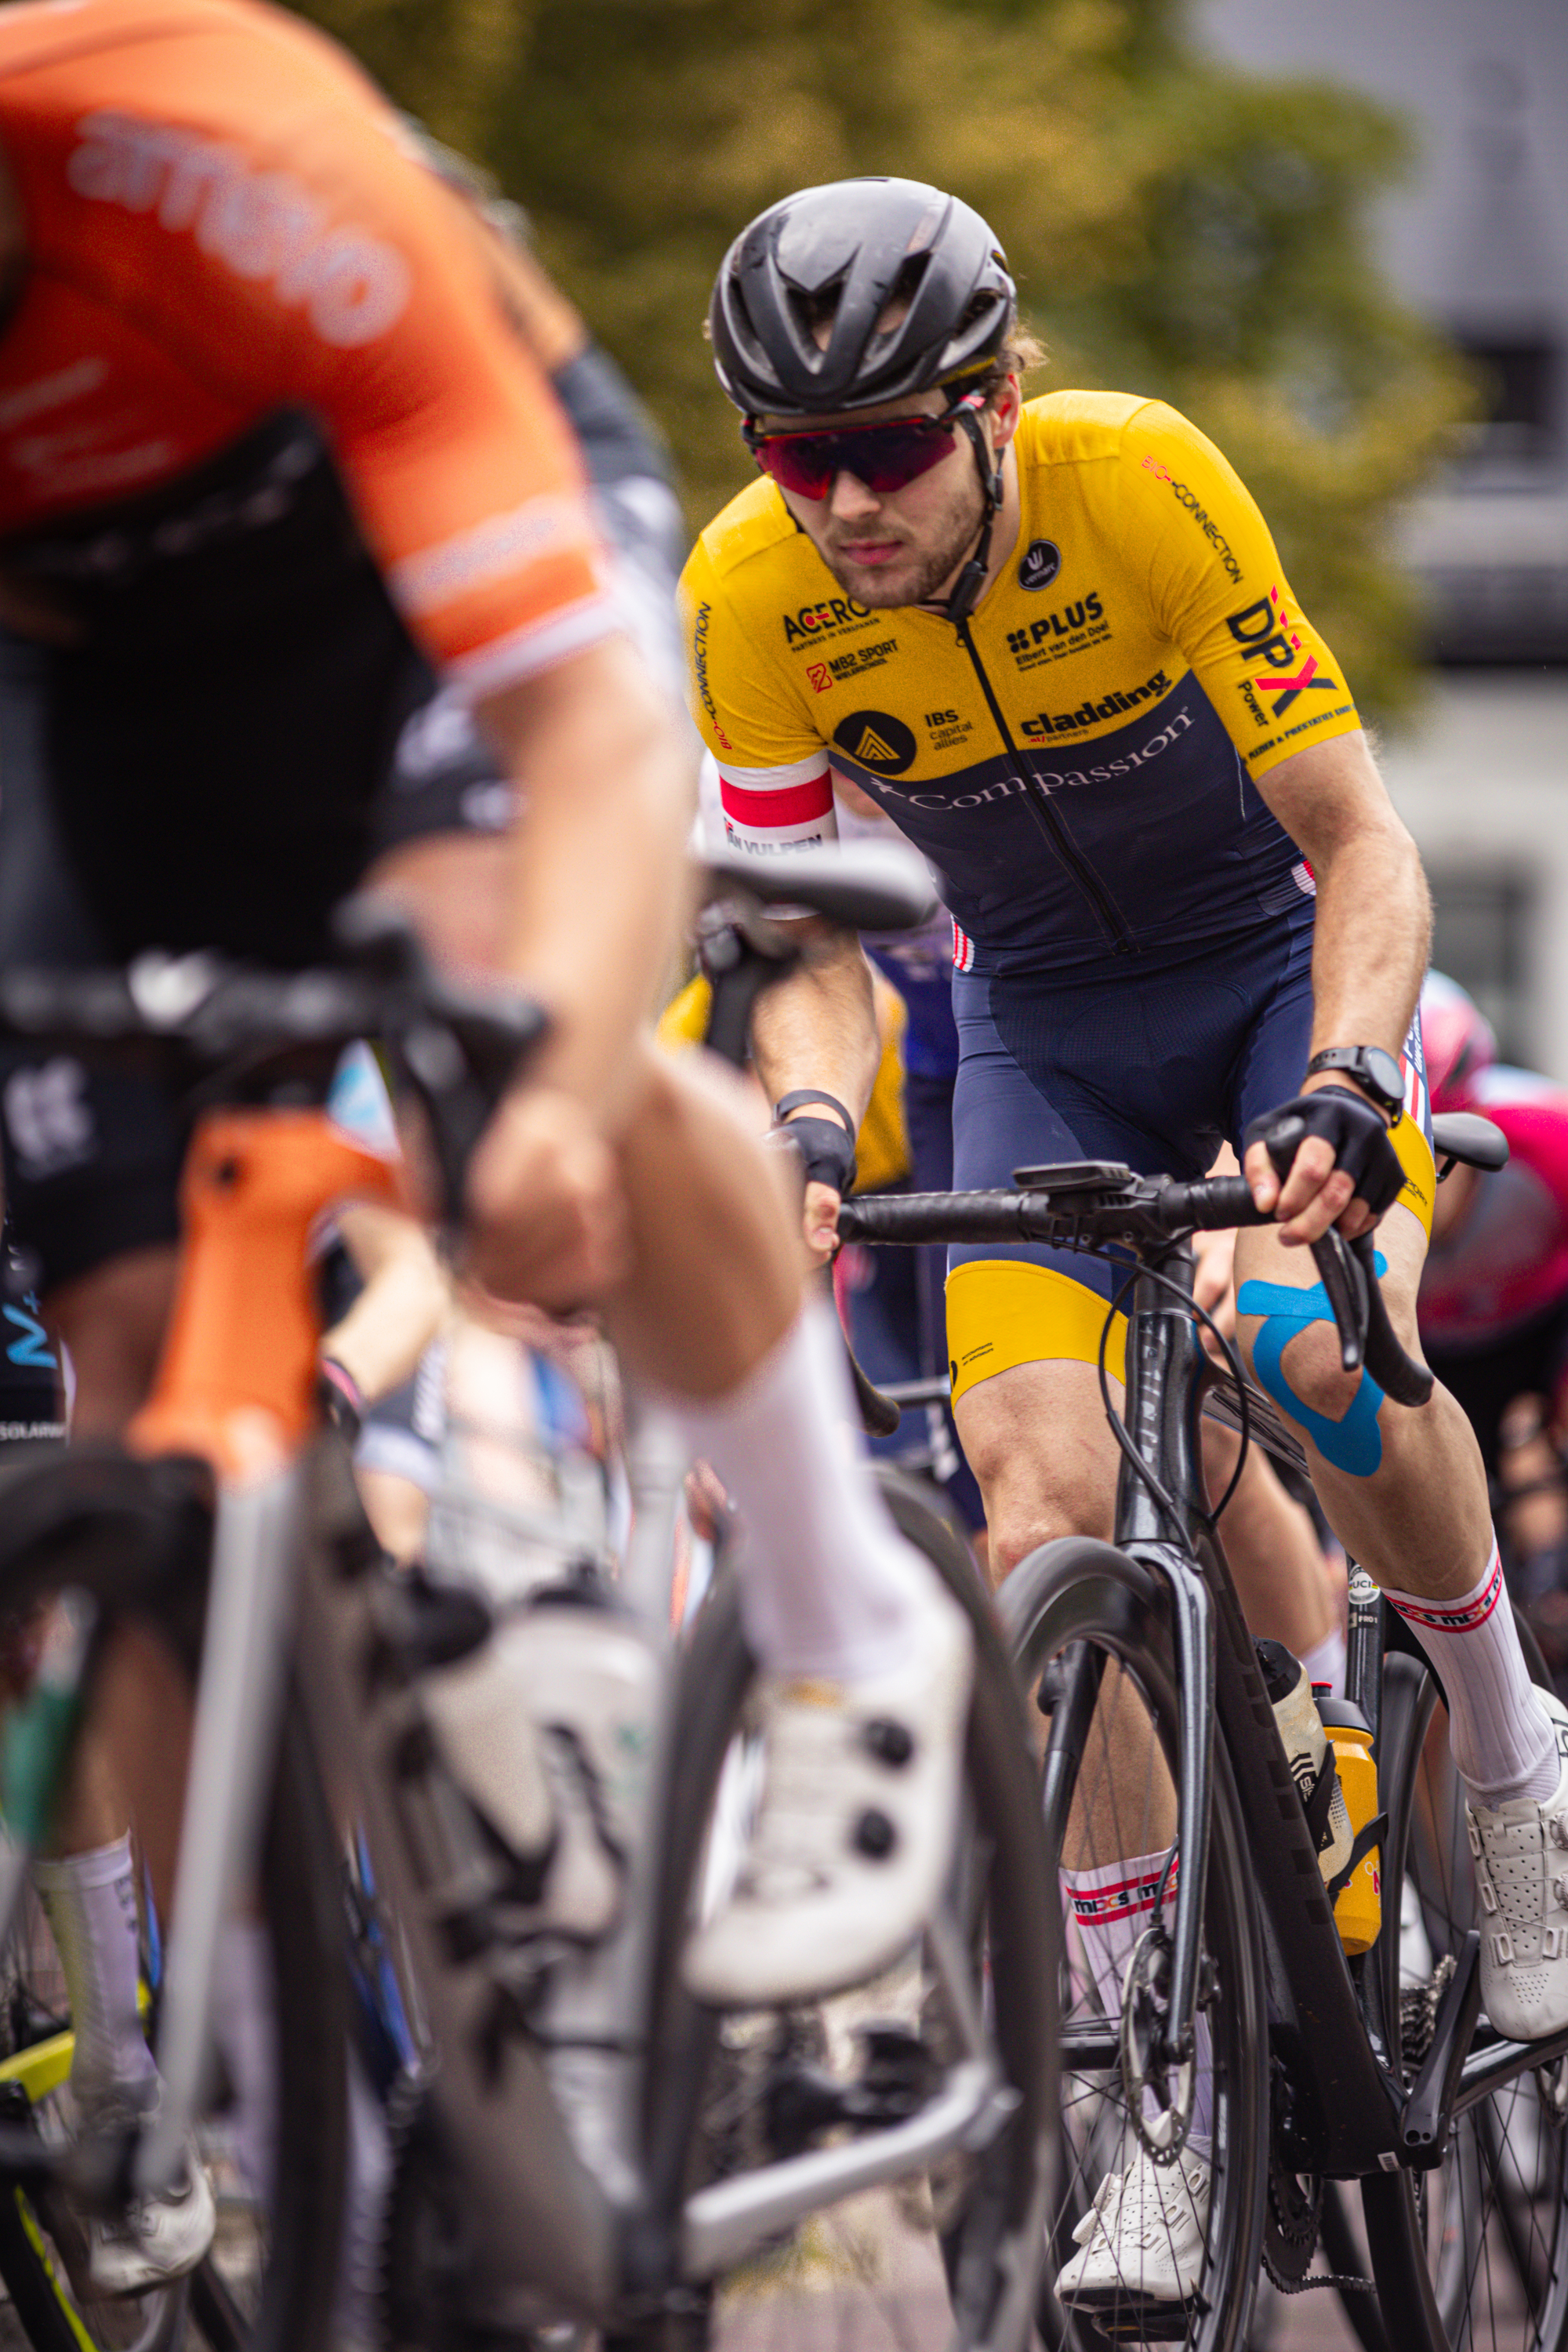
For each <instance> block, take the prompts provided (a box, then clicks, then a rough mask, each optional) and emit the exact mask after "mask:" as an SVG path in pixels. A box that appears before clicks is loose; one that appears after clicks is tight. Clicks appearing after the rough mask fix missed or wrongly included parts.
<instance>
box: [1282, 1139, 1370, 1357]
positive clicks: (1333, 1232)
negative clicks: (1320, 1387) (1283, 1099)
mask: <svg viewBox="0 0 1568 2352" xmlns="http://www.w3.org/2000/svg"><path fill="white" fill-rule="evenodd" d="M1306 1132H1307V1129H1306V1123H1305V1121H1304V1120H1302V1119H1300V1118H1288V1119H1284V1120H1282V1121H1281V1123H1280V1125H1279V1127H1278V1128H1277V1129H1275V1131H1274V1133H1273V1134H1272V1135H1271V1136H1269V1137H1268V1157H1269V1159H1270V1160H1272V1161H1273V1163H1274V1172H1275V1174H1276V1175H1277V1176H1278V1177H1279V1181H1280V1182H1281V1184H1283V1183H1284V1181H1285V1180H1286V1178H1287V1177H1288V1176H1289V1173H1290V1170H1291V1168H1292V1166H1293V1165H1294V1164H1295V1159H1296V1153H1297V1150H1298V1149H1299V1148H1300V1144H1301V1142H1302V1139H1304V1137H1305V1135H1306ZM1311 1248H1312V1263H1313V1265H1315V1266H1316V1267H1317V1269H1318V1279H1319V1280H1320V1281H1321V1284H1322V1286H1323V1294H1324V1296H1325V1297H1326V1298H1327V1299H1328V1302H1329V1307H1330V1309H1331V1312H1332V1315H1333V1318H1334V1324H1335V1328H1336V1329H1337V1330H1338V1332H1339V1335H1340V1363H1341V1365H1342V1368H1343V1370H1345V1371H1347V1372H1359V1371H1360V1370H1361V1368H1362V1366H1363V1363H1364V1362H1365V1360H1366V1335H1367V1320H1368V1316H1369V1312H1370V1301H1369V1297H1368V1286H1369V1284H1371V1283H1373V1281H1375V1279H1376V1277H1375V1275H1374V1274H1373V1267H1372V1264H1371V1260H1370V1257H1369V1258H1368V1259H1367V1260H1366V1261H1365V1262H1363V1259H1362V1258H1361V1256H1360V1255H1359V1254H1352V1246H1351V1245H1350V1244H1347V1243H1346V1241H1345V1239H1344V1236H1343V1234H1342V1233H1341V1232H1340V1231H1339V1228H1338V1227H1337V1226H1335V1225H1331V1226H1330V1228H1329V1230H1328V1232H1327V1233H1326V1234H1324V1235H1323V1236H1322V1238H1321V1241H1315V1242H1314V1243H1313V1244H1312V1245H1311Z"/></svg>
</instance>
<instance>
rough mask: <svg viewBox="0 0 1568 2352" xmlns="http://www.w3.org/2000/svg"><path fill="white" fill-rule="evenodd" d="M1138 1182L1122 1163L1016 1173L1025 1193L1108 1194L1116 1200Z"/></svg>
mask: <svg viewBox="0 0 1568 2352" xmlns="http://www.w3.org/2000/svg"><path fill="white" fill-rule="evenodd" d="M1013 1181H1014V1183H1015V1184H1016V1185H1017V1187H1018V1189H1019V1191H1020V1192H1104V1193H1109V1194H1110V1195H1111V1196H1112V1197H1113V1198H1114V1197H1116V1196H1118V1195H1120V1194H1122V1193H1125V1192H1130V1191H1131V1188H1132V1186H1133V1185H1134V1184H1135V1183H1136V1182H1137V1181H1138V1180H1137V1179H1136V1177H1135V1176H1134V1175H1133V1173H1132V1171H1131V1168H1129V1167H1127V1166H1125V1165H1124V1163H1123V1162H1122V1161H1121V1160H1058V1161H1054V1162H1053V1163H1052V1164H1051V1165H1050V1166H1049V1167H1045V1168H1015V1169H1014V1171H1013Z"/></svg>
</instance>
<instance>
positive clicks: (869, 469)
mask: <svg viewBox="0 0 1568 2352" xmlns="http://www.w3.org/2000/svg"><path fill="white" fill-rule="evenodd" d="M975 405H977V403H976V402H975V400H974V397H973V394H968V395H966V396H965V397H964V398H963V400H960V401H955V402H954V404H953V405H952V407H951V408H949V409H947V410H945V411H944V412H943V414H942V415H941V416H895V417H894V418H893V419H892V420H891V422H890V423H889V424H886V425H846V426H845V427H844V428H843V429H842V430H841V431H839V432H837V433H809V432H807V433H760V432H759V431H758V430H757V428H756V426H755V425H753V424H752V420H751V418H750V417H748V418H747V419H746V421H745V423H744V424H743V425H742V427H741V437H742V440H743V441H744V442H745V445H746V446H747V448H748V449H749V450H750V451H751V453H752V457H754V458H755V459H756V461H757V463H758V465H759V466H760V467H762V469H763V473H764V474H771V475H772V476H773V480H774V481H775V482H777V484H778V486H779V488H781V489H784V490H793V491H794V492H795V496H796V497H797V498H802V499H825V498H826V496H827V494H828V492H829V490H831V488H833V483H834V478H835V477H836V476H837V475H839V474H853V475H854V477H855V479H856V480H857V481H858V482H863V483H864V484H865V486H866V488H868V490H870V491H872V492H873V493H874V494H875V495H876V496H877V497H879V498H881V497H884V496H886V495H887V494H888V493H889V492H890V491H893V490H901V489H904V488H907V486H908V485H909V484H910V482H912V481H914V480H916V479H917V478H918V477H919V476H920V475H921V474H929V473H930V471H931V467H933V466H940V465H941V463H942V459H943V458H944V457H948V456H950V455H951V454H952V436H953V420H954V418H955V417H957V416H958V415H960V414H961V413H962V412H963V410H965V409H968V408H971V407H973V406H975Z"/></svg>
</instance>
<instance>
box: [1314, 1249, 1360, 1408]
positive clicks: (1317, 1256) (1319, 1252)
mask: <svg viewBox="0 0 1568 2352" xmlns="http://www.w3.org/2000/svg"><path fill="white" fill-rule="evenodd" d="M1365 1238H1366V1240H1367V1241H1368V1243H1370V1242H1371V1240H1372V1235H1371V1234H1367V1235H1366V1236H1365ZM1312 1263H1313V1265H1315V1266H1316V1267H1317V1269H1318V1276H1319V1279H1320V1280H1321V1283H1322V1286H1323V1290H1324V1293H1325V1295H1326V1297H1327V1298H1328V1302H1329V1305H1330V1307H1331V1308H1332V1310H1333V1318H1334V1323H1335V1325H1336V1327H1337V1328H1338V1331H1339V1335H1340V1363H1341V1366H1342V1369H1343V1370H1345V1371H1347V1372H1359V1371H1360V1370H1361V1368H1362V1366H1363V1363H1364V1362H1365V1360H1366V1335H1367V1323H1368V1319H1369V1313H1370V1303H1371V1302H1370V1299H1369V1296H1368V1286H1369V1283H1370V1282H1371V1281H1373V1279H1375V1276H1373V1272H1372V1269H1371V1268H1370V1267H1369V1266H1367V1265H1365V1264H1364V1263H1363V1259H1362V1256H1361V1253H1360V1252H1359V1251H1358V1250H1357V1248H1356V1245H1355V1244H1354V1243H1353V1242H1347V1241H1346V1240H1345V1237H1344V1235H1343V1234H1342V1233H1341V1232H1340V1230H1339V1228H1338V1226H1337V1225H1331V1226H1330V1227H1329V1230H1328V1232H1327V1233H1326V1234H1323V1236H1322V1238H1321V1240H1320V1241H1315V1242H1314V1243H1313V1244H1312Z"/></svg>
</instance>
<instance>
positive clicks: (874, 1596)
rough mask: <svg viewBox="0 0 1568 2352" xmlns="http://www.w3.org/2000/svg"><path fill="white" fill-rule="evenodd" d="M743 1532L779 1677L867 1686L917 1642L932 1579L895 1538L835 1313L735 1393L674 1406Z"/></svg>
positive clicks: (761, 1623) (796, 1330)
mask: <svg viewBox="0 0 1568 2352" xmlns="http://www.w3.org/2000/svg"><path fill="white" fill-rule="evenodd" d="M671 1402H672V1404H673V1406H674V1409H675V1411H676V1412H677V1413H678V1415H679V1419H680V1423H681V1425H682V1428H683V1429H684V1432H685V1434H686V1439H687V1442H688V1444H689V1446H690V1448H691V1451H692V1453H693V1454H695V1455H697V1456H698V1457H699V1458H700V1459H701V1460H702V1461H705V1462H710V1463H711V1464H712V1465H713V1467H714V1469H715V1470H716V1471H717V1472H718V1474H719V1476H720V1477H721V1480H722V1481H723V1483H724V1486H725V1487H726V1488H727V1489H728V1491H729V1493H730V1495H731V1498H732V1500H733V1501H734V1504H735V1507H736V1508H737V1510H738V1511H739V1512H740V1515H741V1519H742V1526H743V1530H744V1543H743V1546H742V1553H741V1558H740V1592H741V1613H742V1618H743V1619H744V1621H745V1627H746V1636H747V1639H748V1640H749V1641H750V1643H751V1644H752V1650H753V1652H754V1654H755V1655H756V1657H757V1659H758V1661H759V1662H760V1663H761V1664H763V1666H765V1667H766V1668H768V1669H769V1671H770V1672H772V1673H774V1674H785V1675H825V1676H834V1677H841V1678H842V1679H843V1680H845V1681H847V1682H856V1681H865V1680H867V1679H868V1678H869V1677H870V1676H872V1675H879V1674H883V1673H886V1672H887V1671H888V1669H889V1667H890V1666H891V1667H897V1666H899V1665H900V1664H902V1663H903V1661H904V1658H905V1657H906V1656H907V1654H908V1653H909V1652H910V1649H911V1648H913V1647H914V1645H915V1643H917V1642H918V1640H919V1637H920V1626H921V1619H922V1616H923V1615H924V1613H925V1610H926V1608H927V1607H928V1606H929V1605H930V1603H929V1596H931V1595H932V1593H933V1585H934V1578H933V1572H932V1571H931V1570H930V1569H929V1568H927V1566H926V1564H925V1563H924V1561H923V1560H921V1558H920V1556H919V1554H918V1553H916V1552H915V1551H913V1550H911V1549H910V1546H909V1545H908V1544H906V1543H905V1541H904V1539H903V1538H902V1537H901V1536H900V1534H899V1532H898V1530H897V1529H896V1528H895V1527H894V1526H893V1523H892V1521H891V1519H889V1517H888V1514H887V1512H886V1510H885V1509H884V1508H883V1507H882V1504H881V1501H880V1498H879V1496H878V1495H877V1492H876V1490H875V1488H874V1487H873V1486H872V1484H871V1481H870V1478H869V1475H868V1471H867V1467H866V1462H865V1457H864V1454H863V1453H862V1452H861V1449H860V1445H859V1443H858V1439H857V1438H855V1437H854V1436H853V1435H852V1434H851V1431H852V1429H853V1427H854V1424H855V1420H856V1414H855V1403H854V1398H853V1395H852V1393H851V1391H850V1387H849V1375H848V1371H847V1368H846V1365H845V1360H844V1342H843V1339H842V1338H841V1336H840V1333H839V1329H838V1323H837V1317H836V1316H835V1315H834V1313H833V1310H832V1308H831V1307H828V1306H827V1305H826V1304H825V1303H823V1302H819V1301H816V1300H813V1301H812V1302H811V1303H810V1304H809V1305H808V1306H807V1307H806V1309H805V1313H804V1314H803V1315H802V1317H801V1318H800V1321H799V1322H798V1323H796V1324H795V1326H794V1327H793V1328H792V1329H791V1330H789V1331H787V1332H786V1333H785V1335H784V1338H783V1339H781V1340H780V1341H779V1343H778V1345H777V1347H776V1348H774V1349H773V1350H772V1352H771V1353H770V1354H769V1355H767V1356H765V1357H764V1358H763V1361H762V1362H761V1363H760V1364H759V1365H758V1366H757V1367H756V1369H755V1370H754V1371H752V1373H751V1374H750V1375H749V1376H748V1377H747V1379H746V1380H744V1381H742V1383H741V1385H740V1387H739V1388H738V1389H734V1390H731V1392H730V1394H729V1395H728V1396H726V1397H721V1398H720V1399H718V1401H717V1402H713V1403H701V1404H699V1403H694V1402H692V1401H691V1400H690V1399H689V1398H685V1397H677V1398H674V1399H672V1400H671Z"/></svg>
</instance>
